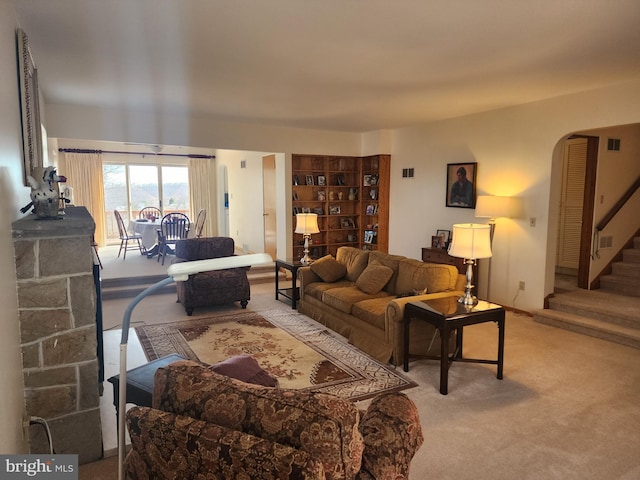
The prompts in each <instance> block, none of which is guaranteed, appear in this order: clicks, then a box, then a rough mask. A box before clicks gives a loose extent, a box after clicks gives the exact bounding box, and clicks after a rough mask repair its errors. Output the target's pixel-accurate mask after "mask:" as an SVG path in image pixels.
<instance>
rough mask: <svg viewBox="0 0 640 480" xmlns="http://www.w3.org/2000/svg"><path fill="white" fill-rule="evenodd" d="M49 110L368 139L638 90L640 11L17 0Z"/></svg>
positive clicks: (360, 2)
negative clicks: (137, 114)
mask: <svg viewBox="0 0 640 480" xmlns="http://www.w3.org/2000/svg"><path fill="white" fill-rule="evenodd" d="M12 3H13V4H14V7H15V9H16V12H17V15H18V21H19V23H20V25H22V27H23V28H24V30H25V32H26V33H27V35H28V36H29V42H30V46H31V50H32V54H33V57H34V60H35V63H36V66H37V67H38V77H39V82H40V88H41V90H42V92H43V95H44V97H45V102H46V103H51V104H72V105H85V106H98V107H106V108H115V109H125V110H141V111H148V112H156V113H159V114H168V115H183V114H187V115H197V116H200V115H202V116H211V117H214V118H216V119H220V120H232V121H243V122H252V123H263V124H271V125H279V126H294V127H302V128H315V129H326V130H336V131H351V132H366V131H373V130H378V129H386V128H397V127H402V126H406V125H411V124H416V123H421V122H428V121H433V120H439V119H443V118H450V117H456V116H461V115H466V114H471V113H476V112H481V111H487V110H493V109H497V108H502V107H507V106H511V105H517V104H522V103H527V102H533V101H537V100H541V99H545V98H551V97H556V96H560V95H564V94H569V93H573V92H578V91H583V90H589V89H594V88H598V87H601V86H606V85H611V84H616V83H622V82H625V81H628V80H631V79H637V78H640V28H639V27H638V24H639V23H640V1H637V0H616V1H606V0H605V1H603V0H536V1H531V0H482V1H480V0H403V1H391V0H316V1H312V0H306V1H305V0H271V1H267V0H233V1H232V0H47V1H42V0H13V1H12Z"/></svg>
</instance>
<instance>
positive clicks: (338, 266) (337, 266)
mask: <svg viewBox="0 0 640 480" xmlns="http://www.w3.org/2000/svg"><path fill="white" fill-rule="evenodd" d="M311 271H312V272H313V273H315V274H316V275H318V276H319V277H320V278H321V279H322V281H323V282H327V283H333V282H336V281H338V280H340V279H341V278H342V277H344V276H345V275H346V274H347V267H345V266H344V265H343V264H342V263H340V262H339V261H337V260H336V259H335V258H333V257H332V256H331V255H325V256H324V257H322V258H320V259H318V260H316V261H315V262H313V263H312V264H311Z"/></svg>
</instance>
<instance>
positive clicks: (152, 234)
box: [129, 219, 161, 252]
mask: <svg viewBox="0 0 640 480" xmlns="http://www.w3.org/2000/svg"><path fill="white" fill-rule="evenodd" d="M160 222H161V221H160V220H156V221H153V222H152V221H150V220H146V219H136V220H131V221H130V222H129V231H130V232H133V233H139V234H140V235H141V236H142V240H141V243H142V246H143V247H144V248H145V251H147V252H150V251H151V250H153V247H154V246H156V244H157V243H158V230H159V229H160Z"/></svg>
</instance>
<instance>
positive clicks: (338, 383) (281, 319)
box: [136, 310, 416, 401]
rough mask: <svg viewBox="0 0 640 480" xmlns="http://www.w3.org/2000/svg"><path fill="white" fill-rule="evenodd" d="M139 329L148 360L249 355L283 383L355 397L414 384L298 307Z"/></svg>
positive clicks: (209, 360) (205, 359)
mask: <svg viewBox="0 0 640 480" xmlns="http://www.w3.org/2000/svg"><path fill="white" fill-rule="evenodd" d="M136 334H137V335H138V338H139V339H140V343H141V344H142V347H143V349H144V351H145V354H146V356H147V358H148V359H149V360H155V359H156V358H160V357H163V356H165V355H169V354H172V353H177V354H179V355H182V356H183V357H185V358H191V359H193V360H200V361H202V362H205V363H208V364H214V363H217V362H221V361H223V360H225V359H227V358H229V357H232V356H234V355H251V356H252V357H253V358H255V359H256V360H257V361H258V363H259V364H260V366H261V367H262V368H264V369H265V370H267V371H268V372H269V373H270V374H271V375H272V376H274V377H276V378H278V381H279V384H280V387H282V388H295V389H300V390H312V391H316V392H322V393H329V394H333V395H338V396H340V397H343V398H349V399H351V400H355V401H357V400H363V399H366V398H370V397H372V396H374V395H377V394H380V393H383V392H392V391H399V390H404V389H407V388H411V387H414V386H415V385H416V384H415V383H414V382H412V381H410V380H408V379H406V378H405V377H403V376H402V375H401V374H400V373H399V372H398V371H397V370H394V369H393V368H390V367H388V366H385V365H382V364H381V363H379V362H378V361H376V360H374V359H372V358H370V357H369V356H367V355H365V354H363V353H362V352H360V351H359V350H358V349H357V348H355V347H353V346H351V345H349V344H348V343H347V342H346V341H345V339H344V338H342V337H340V336H338V335H336V334H335V333H333V332H331V331H330V330H327V329H326V328H324V327H322V326H321V325H319V324H318V323H316V322H311V321H309V319H308V318H307V317H305V316H304V315H301V314H298V313H295V312H283V311H280V310H270V311H265V312H262V313H261V314H257V313H254V312H250V311H241V312H233V313H229V314H221V315H216V316H213V317H205V318H197V319H193V320H182V321H179V322H174V323H168V324H160V325H158V324H155V325H144V326H139V327H137V328H136Z"/></svg>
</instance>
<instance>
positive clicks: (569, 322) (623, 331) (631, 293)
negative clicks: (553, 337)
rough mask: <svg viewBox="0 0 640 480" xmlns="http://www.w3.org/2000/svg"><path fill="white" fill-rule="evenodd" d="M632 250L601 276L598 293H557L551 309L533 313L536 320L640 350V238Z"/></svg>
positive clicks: (586, 291)
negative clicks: (607, 273) (611, 271)
mask: <svg viewBox="0 0 640 480" xmlns="http://www.w3.org/2000/svg"><path fill="white" fill-rule="evenodd" d="M633 247H634V248H628V249H624V250H623V252H622V261H621V262H615V263H613V265H612V267H613V273H612V274H611V275H604V276H602V277H601V279H600V286H601V288H600V289H599V290H583V289H577V290H574V291H570V292H562V293H556V294H555V296H554V297H553V298H551V299H549V309H546V310H536V311H534V312H532V313H533V318H534V320H535V321H537V322H539V323H544V324H547V325H553V326H555V327H559V328H564V329H565V330H572V331H574V332H578V333H582V334H585V335H590V336H592V337H598V338H603V339H605V340H609V341H611V342H616V343H620V344H622V345H627V346H629V347H634V348H638V349H640V237H636V238H634V240H633Z"/></svg>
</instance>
